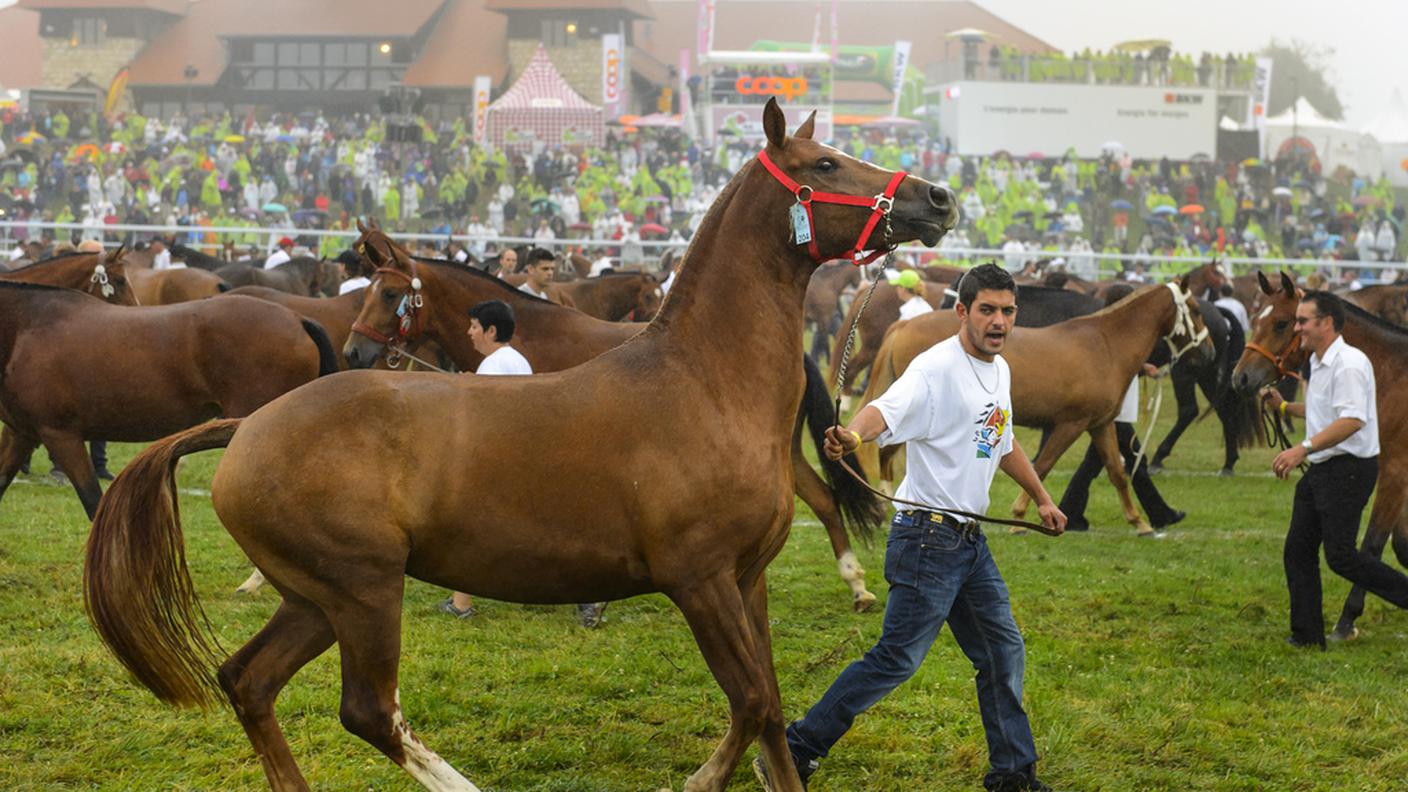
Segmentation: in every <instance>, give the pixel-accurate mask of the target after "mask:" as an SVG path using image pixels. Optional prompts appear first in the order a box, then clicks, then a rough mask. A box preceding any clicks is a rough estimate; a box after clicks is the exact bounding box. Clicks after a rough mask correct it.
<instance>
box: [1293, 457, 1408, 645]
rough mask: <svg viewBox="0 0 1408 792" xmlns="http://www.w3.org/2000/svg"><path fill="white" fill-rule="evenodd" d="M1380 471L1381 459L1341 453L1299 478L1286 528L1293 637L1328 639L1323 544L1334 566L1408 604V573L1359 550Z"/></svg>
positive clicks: (1319, 641) (1396, 601) (1403, 605)
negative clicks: (1322, 588) (1361, 526)
mask: <svg viewBox="0 0 1408 792" xmlns="http://www.w3.org/2000/svg"><path fill="white" fill-rule="evenodd" d="M1378 476H1379V458H1378V457H1370V458H1368V459H1364V458H1362V457H1356V456H1351V455H1349V454H1341V455H1339V456H1334V457H1330V458H1329V459H1327V460H1325V461H1324V462H1320V463H1317V464H1314V465H1311V466H1310V470H1309V471H1308V472H1307V473H1306V474H1305V475H1304V476H1301V479H1300V481H1299V482H1297V483H1296V499H1295V506H1294V507H1293V508H1292V510H1291V528H1290V530H1289V531H1287V532H1286V549H1285V555H1284V558H1285V564H1286V587H1287V588H1288V589H1290V593H1291V636H1292V637H1294V638H1295V639H1296V640H1298V641H1301V642H1303V643H1317V644H1323V643H1324V642H1325V616H1324V614H1323V613H1322V612H1321V610H1320V608H1321V595H1320V545H1321V544H1322V543H1323V544H1324V545H1325V561H1326V562H1327V563H1328V564H1329V565H1330V571H1332V572H1334V573H1335V574H1337V575H1339V576H1340V577H1343V578H1345V579H1346V580H1348V581H1349V582H1351V583H1354V584H1355V585H1358V586H1363V587H1364V588H1365V589H1366V590H1368V591H1369V592H1370V593H1373V594H1377V595H1379V596H1380V597H1383V598H1384V599H1386V600H1388V601H1389V602H1391V603H1393V604H1394V605H1397V606H1398V607H1400V608H1408V575H1404V574H1403V573H1402V572H1399V571H1398V570H1396V569H1394V568H1393V567H1390V566H1389V565H1388V564H1385V563H1384V562H1382V561H1380V560H1379V559H1377V558H1374V557H1372V556H1369V555H1366V554H1364V553H1361V552H1359V549H1358V547H1357V546H1356V540H1357V539H1358V538H1359V518H1360V516H1361V515H1363V513H1364V506H1365V504H1367V503H1368V502H1369V495H1370V494H1372V493H1373V491H1374V484H1375V482H1376V481H1377V480H1378Z"/></svg>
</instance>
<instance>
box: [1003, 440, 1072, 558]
mask: <svg viewBox="0 0 1408 792" xmlns="http://www.w3.org/2000/svg"><path fill="white" fill-rule="evenodd" d="M1084 428H1085V427H1083V426H1081V425H1080V424H1078V423H1059V424H1055V425H1054V426H1052V427H1050V429H1051V432H1050V434H1048V435H1046V441H1045V442H1043V443H1042V445H1041V450H1040V451H1038V452H1037V454H1036V459H1033V460H1032V467H1033V468H1034V469H1035V470H1036V475H1037V478H1040V479H1043V480H1045V479H1046V474H1047V473H1050V472H1051V468H1052V467H1054V466H1055V465H1056V460H1058V459H1060V458H1061V455H1062V454H1064V453H1066V449H1067V448H1070V447H1071V443H1074V442H1075V441H1076V438H1077V437H1080V433H1081V431H1082V430H1083V429H1084ZM1030 505H1031V498H1030V497H1029V496H1028V495H1027V493H1026V492H1019V493H1017V499H1016V500H1014V501H1012V516H1013V517H1016V518H1018V519H1021V518H1022V516H1023V515H1025V514H1026V513H1027V507H1028V506H1030ZM1026 530H1027V529H1025V528H1017V527H1014V528H1012V533H1014V534H1020V533H1026Z"/></svg>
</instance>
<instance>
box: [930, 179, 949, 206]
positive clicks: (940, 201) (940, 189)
mask: <svg viewBox="0 0 1408 792" xmlns="http://www.w3.org/2000/svg"><path fill="white" fill-rule="evenodd" d="M929 203H930V204H932V205H933V206H934V208H935V209H946V208H948V207H950V206H952V205H953V190H950V189H949V188H947V187H945V186H943V185H942V184H934V185H931V186H930V187H929Z"/></svg>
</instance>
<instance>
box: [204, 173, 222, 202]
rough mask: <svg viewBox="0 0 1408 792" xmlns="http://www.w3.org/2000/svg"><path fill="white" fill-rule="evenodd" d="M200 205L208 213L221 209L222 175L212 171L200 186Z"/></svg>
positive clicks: (206, 175)
mask: <svg viewBox="0 0 1408 792" xmlns="http://www.w3.org/2000/svg"><path fill="white" fill-rule="evenodd" d="M200 203H201V206H203V207H205V209H206V210H207V211H214V210H216V209H218V208H220V203H221V201H220V174H219V173H217V172H215V171H213V170H212V171H210V172H209V173H207V174H205V181H203V182H201V185H200Z"/></svg>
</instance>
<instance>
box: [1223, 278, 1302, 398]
mask: <svg viewBox="0 0 1408 792" xmlns="http://www.w3.org/2000/svg"><path fill="white" fill-rule="evenodd" d="M1256 277H1257V281H1258V282H1259V283H1260V285H1261V293H1262V295H1264V299H1263V300H1262V301H1261V307H1260V309H1259V310H1258V311H1257V313H1256V315H1255V316H1253V317H1252V337H1251V339H1250V340H1249V341H1247V347H1246V349H1244V350H1243V351H1242V357H1241V359H1239V360H1238V361H1237V367H1236V368H1235V369H1233V370H1232V384H1233V385H1234V386H1235V387H1236V388H1237V390H1239V391H1241V392H1242V393H1252V392H1255V391H1257V390H1260V389H1261V388H1263V387H1265V386H1267V385H1275V384H1276V383H1277V382H1279V381H1280V380H1281V379H1282V378H1284V377H1286V376H1288V375H1290V374H1293V373H1295V372H1296V371H1298V370H1299V369H1300V367H1301V366H1302V365H1303V364H1304V363H1305V351H1304V350H1302V349H1301V337H1300V331H1299V330H1297V329H1296V304H1297V303H1299V302H1300V297H1301V291H1300V289H1298V288H1296V283H1295V281H1294V280H1292V279H1291V277H1290V276H1289V275H1287V274H1286V273H1284V272H1283V273H1281V283H1280V288H1277V287H1275V286H1273V285H1272V284H1271V281H1269V280H1267V278H1266V275H1265V274H1263V273H1262V272H1260V271H1258V272H1257V274H1256Z"/></svg>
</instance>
